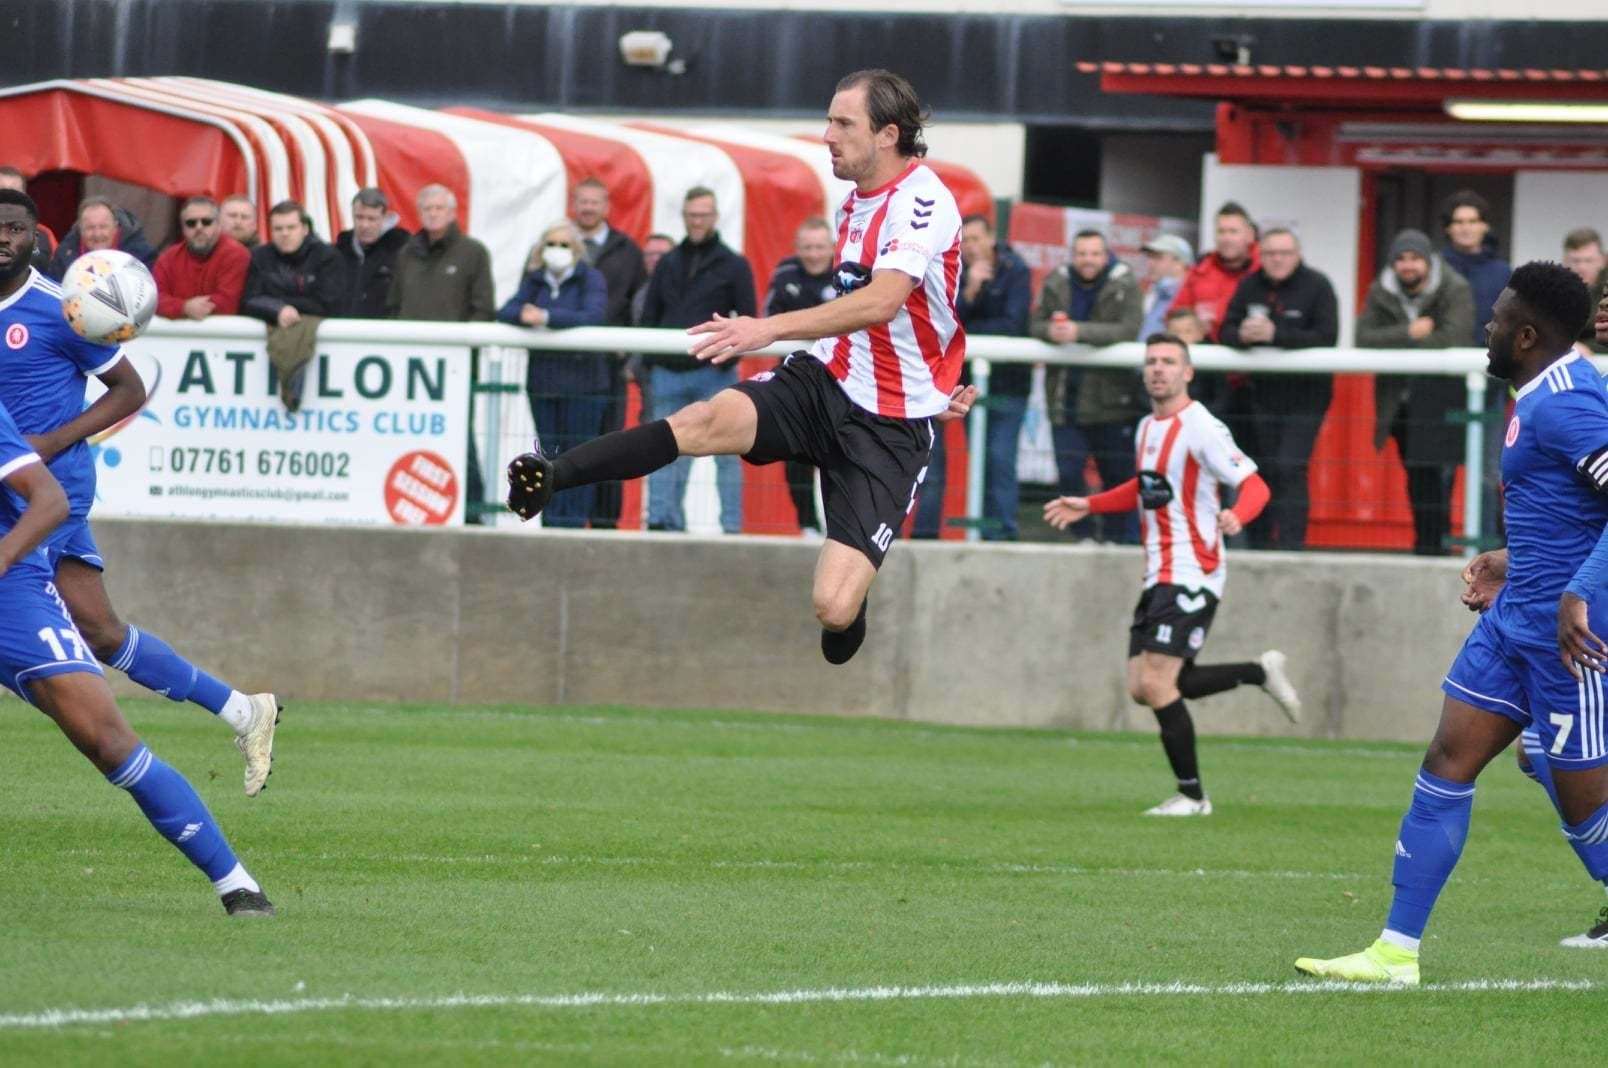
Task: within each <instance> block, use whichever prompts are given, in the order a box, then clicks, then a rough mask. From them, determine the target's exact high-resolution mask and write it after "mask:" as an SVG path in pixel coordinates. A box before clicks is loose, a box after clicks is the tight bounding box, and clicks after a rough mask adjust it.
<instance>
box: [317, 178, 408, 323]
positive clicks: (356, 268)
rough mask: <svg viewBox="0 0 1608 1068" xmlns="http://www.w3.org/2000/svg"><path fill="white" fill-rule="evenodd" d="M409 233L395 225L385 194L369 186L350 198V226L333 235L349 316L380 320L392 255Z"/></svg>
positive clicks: (392, 265)
mask: <svg viewBox="0 0 1608 1068" xmlns="http://www.w3.org/2000/svg"><path fill="white" fill-rule="evenodd" d="M409 236H410V235H409V233H408V232H407V231H406V230H404V229H403V228H402V227H400V226H398V225H397V219H396V214H395V213H394V212H392V211H391V205H390V202H389V201H388V200H386V198H385V194H384V193H382V192H380V191H379V190H378V189H375V188H373V187H372V186H370V187H369V188H367V189H359V190H358V191H357V195H356V196H355V197H353V198H352V228H351V229H350V230H342V231H341V232H340V235H339V236H338V237H336V238H335V250H336V251H337V252H339V253H340V254H341V259H342V260H343V261H344V262H345V264H346V269H347V272H348V273H347V279H346V307H345V308H344V309H342V314H344V315H345V316H347V317H348V318H351V319H384V318H385V317H386V314H387V311H388V309H387V307H386V300H387V298H388V297H389V296H390V294H391V279H392V278H393V277H395V275H396V258H397V255H398V254H399V253H401V251H402V246H403V245H406V244H407V243H408V237H409Z"/></svg>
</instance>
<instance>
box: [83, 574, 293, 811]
mask: <svg viewBox="0 0 1608 1068" xmlns="http://www.w3.org/2000/svg"><path fill="white" fill-rule="evenodd" d="M56 589H57V591H58V592H59V593H60V594H61V596H62V600H64V601H66V602H67V610H68V611H69V612H70V613H71V614H72V617H73V623H74V625H75V626H77V627H78V632H79V633H80V634H82V635H83V637H84V640H85V641H86V642H88V643H89V647H90V648H91V649H92V650H94V652H95V656H96V658H97V659H98V660H100V661H101V663H103V664H109V665H110V666H112V667H114V668H116V669H117V670H119V671H121V672H123V673H124V674H126V675H127V676H128V677H129V678H131V679H133V680H134V681H135V682H137V683H139V684H140V685H141V686H144V687H145V688H146V689H148V690H151V691H152V692H154V693H159V694H161V695H162V696H163V697H166V698H167V699H168V700H170V701H179V702H183V701H191V702H194V703H195V704H198V705H200V706H201V707H202V708H204V709H206V710H207V711H208V712H211V713H212V714H213V715H215V716H217V717H218V718H219V719H221V720H223V721H224V722H225V723H227V724H228V725H229V726H230V727H231V728H232V729H233V730H234V733H235V748H237V749H239V750H240V755H241V756H242V757H244V758H245V762H246V771H245V789H246V796H247V797H256V796H257V794H258V793H260V792H261V791H262V788H263V787H264V786H266V785H267V783H268V776H269V775H270V774H272V772H273V759H274V730H275V727H276V726H277V724H278V723H279V713H280V708H279V701H278V699H277V698H275V697H274V695H273V694H271V693H257V694H244V693H241V692H240V691H239V690H236V689H234V688H233V687H231V686H229V685H228V684H227V683H224V682H220V681H219V680H218V679H216V678H213V677H212V676H211V675H209V674H207V673H206V672H205V671H202V670H201V669H200V668H198V667H196V666H195V665H194V664H192V663H190V662H189V661H188V660H186V659H184V658H183V657H182V656H180V655H179V654H178V653H176V652H174V651H173V647H172V646H170V645H168V643H167V642H165V641H163V640H162V639H161V638H159V637H157V636H156V635H155V634H152V633H150V632H149V631H142V630H139V629H137V628H135V627H132V626H127V625H125V624H124V623H123V621H122V620H121V619H119V618H118V616H117V612H116V610H115V609H113V607H112V602H111V599H110V598H109V597H107V595H106V586H105V584H104V582H102V580H101V573H100V571H99V570H98V569H97V568H95V567H93V566H92V565H90V564H87V563H85V562H84V561H82V560H78V559H75V558H73V557H63V558H62V559H61V560H60V561H59V562H58V564H57V565H56Z"/></svg>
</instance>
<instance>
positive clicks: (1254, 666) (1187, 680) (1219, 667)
mask: <svg viewBox="0 0 1608 1068" xmlns="http://www.w3.org/2000/svg"><path fill="white" fill-rule="evenodd" d="M1266 681H1267V672H1265V671H1263V670H1262V665H1261V664H1258V663H1257V662H1256V661H1254V660H1247V661H1245V662H1244V663H1240V664H1197V663H1195V662H1194V661H1193V660H1190V661H1186V662H1185V663H1184V668H1183V670H1182V671H1180V672H1179V673H1178V692H1179V693H1181V694H1183V695H1184V696H1185V697H1189V698H1195V697H1210V696H1211V695H1212V694H1214V693H1222V692H1223V691H1224V690H1232V689H1233V688H1234V687H1236V686H1260V685H1262V684H1263V683H1264V682H1266Z"/></svg>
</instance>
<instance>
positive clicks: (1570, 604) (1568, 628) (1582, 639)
mask: <svg viewBox="0 0 1608 1068" xmlns="http://www.w3.org/2000/svg"><path fill="white" fill-rule="evenodd" d="M1558 654H1559V655H1560V656H1562V657H1563V666H1564V667H1566V668H1568V669H1569V674H1571V675H1573V676H1574V677H1575V679H1576V681H1578V680H1580V679H1584V678H1585V677H1586V676H1585V672H1586V671H1588V670H1589V671H1596V672H1603V671H1608V645H1605V644H1604V643H1603V640H1602V639H1601V638H1599V637H1597V636H1596V635H1595V634H1593V633H1591V625H1590V621H1589V620H1588V619H1587V617H1586V602H1585V601H1582V600H1581V599H1580V598H1578V597H1576V596H1575V595H1574V594H1572V593H1566V594H1564V595H1563V596H1562V597H1560V598H1558Z"/></svg>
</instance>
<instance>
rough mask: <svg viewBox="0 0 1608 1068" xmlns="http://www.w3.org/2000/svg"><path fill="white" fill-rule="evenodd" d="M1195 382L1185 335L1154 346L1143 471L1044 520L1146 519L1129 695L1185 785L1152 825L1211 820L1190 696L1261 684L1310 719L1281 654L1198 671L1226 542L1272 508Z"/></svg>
mask: <svg viewBox="0 0 1608 1068" xmlns="http://www.w3.org/2000/svg"><path fill="white" fill-rule="evenodd" d="M1194 377H1195V368H1194V365H1193V364H1192V363H1191V362H1190V359H1189V345H1188V344H1187V343H1185V341H1184V340H1183V339H1182V338H1180V337H1178V336H1177V335H1175V334H1152V335H1150V336H1149V337H1148V338H1146V339H1145V392H1146V393H1148V394H1149V395H1150V409H1151V414H1150V415H1148V416H1146V417H1145V418H1144V419H1143V420H1141V421H1140V423H1139V429H1138V431H1137V433H1136V434H1135V440H1136V442H1137V445H1138V467H1139V474H1138V475H1137V476H1136V477H1134V478H1130V479H1129V480H1128V481H1126V482H1124V483H1122V484H1121V485H1120V486H1116V487H1114V488H1112V489H1108V490H1106V491H1105V492H1103V493H1097V494H1095V495H1094V496H1093V497H1057V498H1056V499H1055V500H1053V501H1050V502H1049V503H1048V504H1046V505H1045V506H1044V518H1045V519H1046V520H1047V521H1048V522H1049V523H1050V525H1051V526H1053V527H1055V528H1056V529H1058V530H1065V529H1066V528H1067V527H1069V526H1071V525H1072V524H1073V523H1076V522H1077V521H1078V520H1080V519H1082V518H1083V517H1084V516H1086V515H1090V514H1091V513H1092V514H1101V513H1107V512H1126V511H1131V510H1133V509H1136V508H1137V509H1138V510H1139V530H1140V538H1139V540H1140V542H1141V543H1143V545H1144V547H1145V585H1144V592H1143V593H1142V594H1140V595H1139V604H1138V606H1137V607H1135V608H1134V611H1133V626H1132V627H1131V628H1130V630H1129V632H1128V693H1129V695H1130V696H1132V697H1133V699H1134V700H1135V701H1138V702H1139V703H1140V704H1142V705H1145V706H1147V707H1149V708H1150V710H1151V711H1152V712H1154V713H1155V716H1156V723H1157V725H1158V726H1160V728H1161V746H1162V749H1164V750H1165V751H1166V753H1167V762H1168V763H1169V764H1171V765H1172V771H1173V776H1174V777H1175V778H1176V779H1177V780H1178V792H1177V793H1176V794H1174V795H1173V796H1172V797H1169V798H1168V799H1167V800H1165V801H1163V802H1162V803H1161V804H1159V805H1157V806H1155V807H1154V808H1152V809H1150V810H1148V811H1147V812H1146V813H1145V815H1147V816H1210V815H1211V814H1212V803H1211V800H1210V799H1209V798H1207V796H1206V792H1205V789H1204V788H1203V787H1202V786H1201V782H1200V764H1199V761H1198V760H1197V758H1196V756H1195V722H1194V720H1193V719H1191V718H1190V715H1189V706H1188V705H1186V704H1184V699H1185V698H1186V697H1188V698H1194V697H1206V696H1209V695H1211V694H1214V693H1222V692H1224V691H1225V690H1232V689H1234V688H1235V687H1236V686H1240V685H1251V686H1260V687H1262V688H1263V689H1265V690H1266V691H1267V693H1268V695H1269V696H1270V697H1272V698H1273V700H1274V701H1275V702H1276V703H1277V704H1278V706H1279V708H1280V709H1282V710H1283V711H1284V714H1285V715H1286V716H1287V717H1289V719H1290V722H1292V723H1295V722H1298V721H1299V720H1300V718H1301V700H1300V698H1299V697H1298V696H1297V695H1296V692H1295V687H1294V686H1292V685H1291V684H1290V680H1289V677H1288V676H1287V675H1286V674H1285V671H1284V654H1283V653H1281V652H1279V651H1278V650H1277V649H1269V650H1268V651H1267V652H1265V653H1263V654H1262V655H1261V657H1260V658H1259V659H1257V660H1252V661H1245V662H1243V663H1237V664H1197V663H1195V657H1196V656H1197V655H1198V654H1199V653H1200V650H1201V647H1202V646H1204V645H1205V644H1206V632H1207V631H1208V630H1210V629H1211V625H1212V617H1213V616H1215V615H1216V614H1217V602H1218V599H1219V598H1221V597H1222V596H1223V584H1224V582H1225V579H1226V577H1227V576H1226V571H1225V562H1224V559H1223V541H1222V537H1223V535H1225V534H1226V535H1229V536H1233V535H1235V534H1238V533H1239V532H1240V531H1241V530H1243V529H1244V528H1245V524H1247V523H1249V522H1250V521H1251V520H1253V519H1255V518H1256V517H1257V515H1258V514H1260V513H1261V511H1262V509H1263V508H1264V507H1265V506H1266V505H1267V502H1268V499H1269V494H1268V488H1267V483H1266V482H1264V481H1262V476H1261V475H1259V474H1257V473H1256V464H1255V463H1253V462H1252V461H1251V459H1250V458H1249V457H1247V456H1246V455H1245V454H1244V453H1242V452H1240V450H1239V447H1238V446H1236V445H1235V444H1234V438H1233V435H1231V434H1230V433H1229V432H1228V428H1227V427H1226V426H1224V425H1223V424H1222V423H1221V422H1219V421H1218V420H1217V419H1216V418H1215V417H1214V416H1213V415H1212V413H1211V412H1209V411H1207V410H1206V409H1205V408H1204V407H1203V406H1201V405H1200V404H1198V403H1196V402H1195V401H1193V400H1191V399H1190V396H1189V383H1190V382H1191V381H1193V380H1194ZM1225 486H1226V487H1229V488H1237V489H1238V490H1239V499H1238V501H1237V503H1236V504H1235V505H1234V507H1233V508H1223V507H1221V492H1220V491H1221V488H1222V487H1225Z"/></svg>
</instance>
